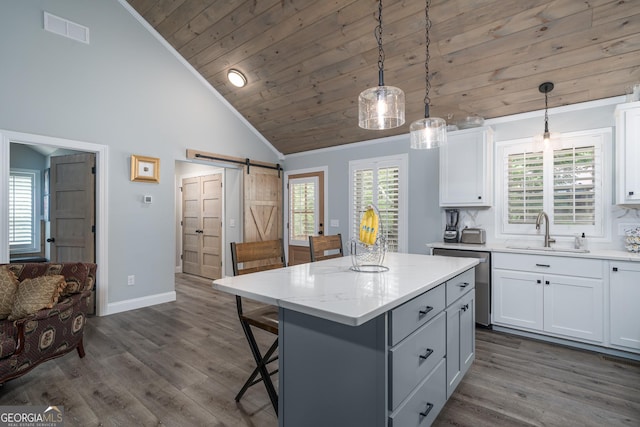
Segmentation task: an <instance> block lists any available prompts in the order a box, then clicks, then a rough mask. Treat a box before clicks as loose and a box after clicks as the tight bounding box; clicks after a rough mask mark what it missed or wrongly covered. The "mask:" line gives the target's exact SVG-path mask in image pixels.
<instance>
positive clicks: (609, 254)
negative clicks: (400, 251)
mask: <svg viewBox="0 0 640 427" xmlns="http://www.w3.org/2000/svg"><path fill="white" fill-rule="evenodd" d="M534 245H535V244H534V243H531V244H529V245H527V244H525V243H522V242H521V243H517V242H506V243H505V242H499V243H487V244H484V245H474V244H467V243H443V242H432V243H427V247H428V248H443V249H462V250H467V251H486V252H505V253H518V254H532V255H551V256H562V257H572V258H593V259H604V260H612V261H636V262H640V253H632V252H627V251H624V250H615V249H593V250H589V252H570V250H571V248H568V249H569V251H566V252H565V251H563V250H562V249H563V247H562V246H556V245H552V246H553V247H554V248H555V249H556V250H552V251H549V250H544V249H542V247H541V248H540V250H534V249H519V248H514V247H513V246H531V247H533V246H534ZM538 245H540V246H542V245H541V244H540V243H538Z"/></svg>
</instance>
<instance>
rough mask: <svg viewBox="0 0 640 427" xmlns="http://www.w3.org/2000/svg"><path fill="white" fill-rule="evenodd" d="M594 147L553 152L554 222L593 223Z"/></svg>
mask: <svg viewBox="0 0 640 427" xmlns="http://www.w3.org/2000/svg"><path fill="white" fill-rule="evenodd" d="M595 161H596V159H595V147H594V146H587V147H572V148H566V149H562V150H555V151H554V152H553V223H554V224H563V225H594V224H595V222H596V206H595V204H596V194H595V193H596V174H595V170H596V164H595Z"/></svg>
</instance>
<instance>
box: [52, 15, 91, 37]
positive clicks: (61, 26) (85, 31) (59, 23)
mask: <svg viewBox="0 0 640 427" xmlns="http://www.w3.org/2000/svg"><path fill="white" fill-rule="evenodd" d="M44 29H45V30H47V31H50V32H52V33H54V34H58V35H60V36H64V37H67V38H70V39H73V40H76V41H79V42H82V43H86V44H89V28H87V27H85V26H84V25H80V24H76V23H75V22H71V21H69V20H68V19H64V18H60V17H59V16H55V15H52V14H50V13H49V12H45V13H44Z"/></svg>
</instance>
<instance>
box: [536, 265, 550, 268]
mask: <svg viewBox="0 0 640 427" xmlns="http://www.w3.org/2000/svg"><path fill="white" fill-rule="evenodd" d="M536 267H547V268H549V267H551V265H549V264H536Z"/></svg>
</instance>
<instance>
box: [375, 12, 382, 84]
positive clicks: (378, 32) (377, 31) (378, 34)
mask: <svg viewBox="0 0 640 427" xmlns="http://www.w3.org/2000/svg"><path fill="white" fill-rule="evenodd" d="M373 34H374V35H375V37H376V40H377V41H378V86H384V71H383V70H384V51H383V50H382V0H380V1H379V2H378V26H377V27H376V28H375V30H374V31H373Z"/></svg>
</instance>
